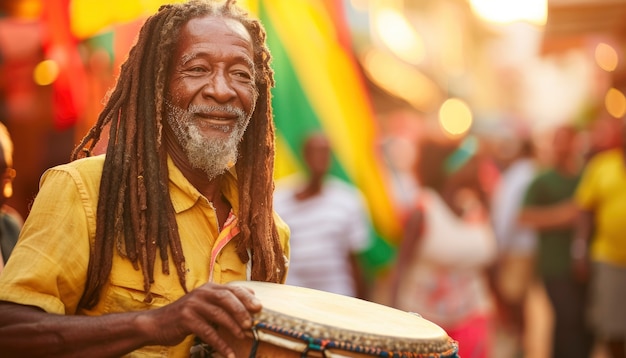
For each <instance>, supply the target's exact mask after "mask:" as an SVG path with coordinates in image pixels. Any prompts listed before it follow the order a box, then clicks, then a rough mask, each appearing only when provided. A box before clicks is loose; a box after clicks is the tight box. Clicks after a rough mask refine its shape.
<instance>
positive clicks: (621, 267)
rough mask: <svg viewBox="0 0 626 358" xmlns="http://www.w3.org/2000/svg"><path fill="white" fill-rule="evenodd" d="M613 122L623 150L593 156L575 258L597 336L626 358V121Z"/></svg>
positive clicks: (582, 190) (581, 190)
mask: <svg viewBox="0 0 626 358" xmlns="http://www.w3.org/2000/svg"><path fill="white" fill-rule="evenodd" d="M614 120H615V121H616V123H620V125H621V134H622V137H621V146H620V147H617V148H612V149H607V150H604V151H601V152H599V153H597V154H595V155H593V157H591V159H590V160H589V162H588V163H587V165H586V166H585V169H584V170H583V174H582V178H581V181H580V184H579V186H578V188H577V189H576V193H575V196H574V199H575V202H576V204H577V205H578V208H579V209H580V213H579V216H578V218H577V235H576V239H575V240H574V242H573V243H572V251H571V254H572V258H573V260H574V268H575V269H576V272H577V274H578V275H579V277H580V278H582V279H586V278H588V279H589V293H590V298H589V299H590V302H589V317H588V318H589V321H590V322H589V323H590V325H591V329H592V330H593V333H594V336H595V337H596V338H597V339H598V341H599V342H600V343H601V344H603V345H604V346H605V347H606V351H607V353H608V357H611V358H625V357H626V307H625V306H624V302H625V301H624V297H626V240H625V239H624V238H625V237H626V220H625V217H624V213H626V125H624V121H623V119H614ZM588 260H589V262H588ZM589 263H590V264H591V265H590V266H589V265H588V264H589ZM587 275H589V276H588V277H587Z"/></svg>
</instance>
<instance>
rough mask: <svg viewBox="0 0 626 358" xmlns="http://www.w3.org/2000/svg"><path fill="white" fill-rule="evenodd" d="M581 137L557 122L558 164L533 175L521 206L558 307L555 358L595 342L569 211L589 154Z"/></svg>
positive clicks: (583, 357)
mask: <svg viewBox="0 0 626 358" xmlns="http://www.w3.org/2000/svg"><path fill="white" fill-rule="evenodd" d="M578 138H579V136H578V131H577V129H576V128H574V127H573V126H571V125H568V124H565V125H561V126H559V127H558V128H556V130H555V132H554V137H553V142H552V143H553V145H552V157H553V160H552V164H551V166H550V167H549V168H547V169H546V170H543V171H542V172H541V173H539V174H538V175H537V176H536V177H535V178H534V179H533V181H532V182H531V184H530V186H529V188H528V190H527V191H526V194H525V197H524V203H523V209H522V211H521V212H520V223H521V224H522V225H527V226H529V227H532V228H533V229H534V230H535V231H536V232H537V238H538V241H537V253H536V271H537V274H538V276H539V278H540V279H541V282H542V284H543V286H544V287H545V290H546V293H547V296H548V299H549V300H550V304H551V306H552V307H551V308H552V311H553V312H554V328H553V334H552V345H551V346H552V354H551V357H554V358H559V357H567V358H574V357H580V358H587V357H589V355H590V354H591V349H592V347H593V338H592V336H591V332H590V331H589V329H588V327H587V325H586V321H585V310H586V307H587V299H586V298H587V285H586V284H584V283H582V282H580V281H578V280H577V279H576V277H575V275H574V271H573V266H572V260H571V256H570V251H571V248H570V247H571V242H572V239H573V237H574V232H575V223H574V220H573V218H574V217H573V216H572V215H565V216H564V215H563V214H568V213H567V209H568V208H567V207H568V206H569V205H570V203H571V201H572V198H573V195H574V191H575V190H576V186H577V185H578V182H579V179H580V171H581V166H582V160H583V156H582V155H581V153H582V151H581V150H580V141H579V140H578ZM563 209H565V211H564V210H563Z"/></svg>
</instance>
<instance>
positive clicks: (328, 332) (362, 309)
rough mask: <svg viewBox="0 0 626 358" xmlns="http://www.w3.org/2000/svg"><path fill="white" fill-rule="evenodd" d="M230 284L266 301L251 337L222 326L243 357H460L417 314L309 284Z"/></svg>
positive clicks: (445, 338)
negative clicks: (234, 334) (228, 330)
mask: <svg viewBox="0 0 626 358" xmlns="http://www.w3.org/2000/svg"><path fill="white" fill-rule="evenodd" d="M229 284H232V285H239V286H243V287H248V288H250V289H252V290H253V291H254V292H255V295H256V297H257V298H259V300H260V301H261V303H262V305H263V309H262V310H261V312H259V313H257V314H256V315H255V316H254V322H253V326H254V328H253V330H252V331H251V332H248V333H247V336H248V338H246V339H243V340H241V339H237V338H235V337H234V336H232V335H230V334H229V333H228V332H226V331H225V330H223V331H220V334H221V335H222V337H223V338H224V339H225V340H226V341H227V342H228V343H229V345H230V346H231V347H232V348H233V349H234V350H235V354H236V356H237V357H238V358H239V357H243V358H245V357H258V358H281V357H284V358H289V357H302V356H306V357H356V358H360V357H363V358H365V357H370V358H371V357H376V356H378V357H394V356H395V357H407V358H410V357H414V358H425V357H440V358H444V357H450V358H458V355H457V352H458V346H457V343H456V342H455V341H453V340H452V339H451V338H450V337H449V336H448V335H447V333H446V332H445V331H444V330H443V329H442V328H441V327H439V326H437V325H436V324H434V323H432V322H430V321H428V320H426V319H424V318H422V317H421V316H419V315H417V314H414V313H409V312H404V311H401V310H397V309H395V308H391V307H388V306H385V305H381V304H377V303H374V302H370V301H365V300H361V299H358V298H353V297H348V296H343V295H338V294H334V293H329V292H324V291H319V290H314V289H309V288H304V287H297V286H290V285H283V284H276V283H267V282H256V281H236V282H231V283H229ZM305 351H306V354H304V353H303V352H305ZM217 357H221V356H217Z"/></svg>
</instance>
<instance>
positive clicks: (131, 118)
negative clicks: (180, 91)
mask: <svg viewBox="0 0 626 358" xmlns="http://www.w3.org/2000/svg"><path fill="white" fill-rule="evenodd" d="M205 15H216V16H225V17H229V18H233V19H235V20H238V21H239V22H241V23H242V24H243V25H244V26H245V27H246V29H247V30H248V32H249V33H250V35H251V37H252V39H253V46H254V63H255V67H256V68H257V71H256V78H255V84H256V87H257V91H258V94H259V96H258V100H257V103H256V106H255V109H254V112H253V114H252V117H251V120H250V125H249V126H248V129H247V130H246V132H245V134H244V137H243V139H242V141H241V143H240V145H239V146H240V148H239V153H240V157H239V158H238V160H237V164H236V165H235V170H236V173H237V177H238V189H239V200H240V209H239V213H238V218H239V227H240V233H239V234H238V238H237V240H238V241H237V245H238V246H237V253H238V255H239V258H240V259H241V260H242V262H244V263H246V262H248V260H252V279H253V280H259V281H270V282H280V281H281V280H282V279H283V277H284V274H285V261H284V256H283V252H282V247H281V245H280V241H279V237H278V232H277V229H276V226H275V223H274V217H273V204H272V193H273V191H274V182H273V167H274V124H273V121H272V109H271V103H270V99H271V95H270V89H271V87H273V86H274V79H273V71H272V69H271V68H270V65H269V62H270V59H271V57H270V53H269V50H268V48H267V47H266V45H265V36H266V35H265V31H264V29H263V27H262V25H261V24H260V23H259V22H258V21H256V20H253V19H250V18H248V17H247V14H246V13H245V12H243V11H242V10H241V9H240V8H239V7H237V6H236V5H235V1H234V0H228V1H226V2H225V3H219V4H218V3H216V2H214V1H212V2H207V1H200V0H192V1H191V2H189V3H185V4H175V5H164V6H162V7H161V8H160V9H159V11H158V13H157V14H155V15H153V16H152V17H150V18H149V19H148V20H147V21H146V23H145V24H144V26H143V27H142V29H141V31H140V33H139V37H138V39H137V43H136V44H135V45H134V46H133V48H132V49H131V51H130V53H129V56H128V59H127V60H126V62H125V63H124V64H123V65H122V67H121V72H120V76H119V79H118V82H117V85H116V86H115V88H114V89H113V91H112V92H111V93H110V96H109V99H108V101H107V103H106V106H105V108H104V109H103V111H102V113H101V114H100V116H99V117H98V120H97V122H96V123H95V125H94V126H93V127H92V128H91V129H90V131H89V132H88V133H87V135H86V136H85V137H84V138H83V139H82V141H81V142H80V143H79V145H78V146H77V147H76V148H75V149H74V151H73V153H72V157H71V159H72V160H75V159H78V158H81V157H85V156H90V155H91V154H92V151H93V149H94V147H95V145H96V143H97V142H98V141H99V140H100V137H101V135H102V133H103V130H104V129H105V127H106V126H107V125H110V128H109V141H108V146H107V151H106V159H105V162H104V168H103V172H102V178H101V181H100V194H99V201H98V209H97V222H96V235H95V239H94V242H92V245H91V247H92V248H91V251H90V258H89V268H88V273H87V275H88V276H87V283H86V287H85V291H84V293H83V296H82V298H81V301H80V303H79V305H80V306H81V307H85V308H92V307H93V306H94V305H95V304H96V303H97V302H98V300H99V296H100V290H101V287H102V285H103V284H104V283H105V282H106V280H107V279H108V277H109V274H110V272H111V267H112V260H113V250H114V248H117V250H118V252H119V253H120V254H121V255H122V256H124V257H126V258H127V259H129V260H130V261H131V262H132V263H133V265H134V267H135V269H137V270H139V269H141V271H142V273H143V280H144V282H143V285H144V291H145V292H146V299H147V300H148V299H149V298H150V287H151V284H152V283H153V281H154V266H155V261H156V254H157V252H158V253H159V256H160V259H161V262H162V267H161V270H162V271H163V272H164V273H166V274H169V260H170V257H168V248H169V250H170V251H171V259H172V260H173V264H174V267H175V268H176V271H177V274H178V278H179V281H180V284H181V286H182V287H183V289H184V290H185V292H187V288H186V281H185V257H184V254H183V252H182V245H181V240H180V236H179V233H178V226H177V223H176V218H175V213H174V208H173V206H172V202H171V200H170V196H169V188H168V170H167V153H166V151H165V148H164V146H163V145H161V132H162V122H163V120H164V115H163V111H164V109H165V100H164V98H165V96H166V86H165V83H166V81H167V78H168V75H169V73H168V71H169V68H170V62H171V54H172V53H173V52H174V49H175V46H176V44H177V40H178V34H179V31H180V29H181V27H182V26H183V25H184V24H185V23H186V22H187V21H189V20H190V19H192V18H196V17H200V16H205ZM148 193H149V194H148Z"/></svg>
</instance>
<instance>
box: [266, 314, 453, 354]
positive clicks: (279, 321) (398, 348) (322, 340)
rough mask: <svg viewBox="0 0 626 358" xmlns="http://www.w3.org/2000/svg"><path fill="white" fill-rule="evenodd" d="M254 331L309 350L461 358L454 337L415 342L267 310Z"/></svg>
mask: <svg viewBox="0 0 626 358" xmlns="http://www.w3.org/2000/svg"><path fill="white" fill-rule="evenodd" d="M254 330H266V331H271V332H274V333H277V334H281V335H284V336H287V337H290V338H294V339H298V340H301V341H303V342H305V343H306V344H307V347H308V348H307V349H308V350H316V351H324V350H329V349H341V350H345V351H350V352H356V353H361V354H369V355H372V356H378V357H398V358H400V357H404V358H435V357H436V358H458V344H457V342H455V341H454V340H452V339H451V338H450V337H448V336H445V337H442V338H441V339H439V340H426V339H411V340H402V339H401V337H390V336H384V335H374V334H367V333H363V332H358V331H350V330H345V329H337V328H335V327H332V326H328V325H324V324H320V323H315V322H310V321H306V320H302V319H298V318H297V317H291V316H286V315H283V314H281V313H279V312H275V311H271V310H267V309H264V310H263V311H261V312H259V313H257V314H256V315H255V320H254Z"/></svg>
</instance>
